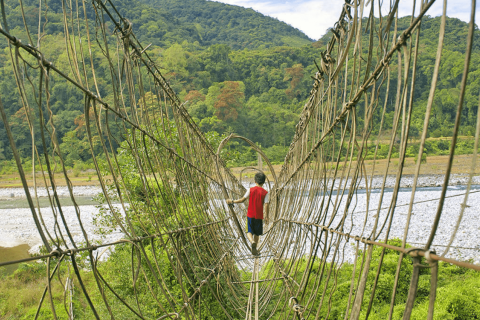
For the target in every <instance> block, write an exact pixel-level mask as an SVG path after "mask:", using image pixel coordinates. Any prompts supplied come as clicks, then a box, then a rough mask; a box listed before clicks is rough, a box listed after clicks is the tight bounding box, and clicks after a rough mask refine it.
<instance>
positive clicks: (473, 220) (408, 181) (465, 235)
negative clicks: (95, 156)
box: [0, 175, 480, 264]
mask: <svg viewBox="0 0 480 320" xmlns="http://www.w3.org/2000/svg"><path fill="white" fill-rule="evenodd" d="M443 180H444V177H443V176H442V175H429V176H421V177H420V179H419V181H418V184H417V187H419V188H421V187H441V186H442V185H443ZM382 181H383V178H382V177H374V179H373V186H372V187H373V188H379V187H381V185H382ZM467 182H468V175H453V176H452V178H451V179H450V183H449V185H450V186H452V187H450V188H449V192H448V193H447V196H450V197H449V198H447V199H446V201H445V206H444V210H443V214H442V219H441V221H440V225H439V229H438V232H437V236H436V237H435V240H434V246H433V247H434V248H435V249H437V252H439V253H441V252H443V250H444V249H445V247H444V246H445V245H447V244H448V242H449V240H450V238H451V235H452V232H453V230H454V228H455V225H456V223H457V220H458V215H459V212H460V208H461V203H462V201H463V196H457V195H462V194H463V193H464V192H465V190H464V189H465V188H464V187H457V188H456V187H455V186H459V185H460V186H461V185H465V184H466V183H467ZM473 183H474V184H475V185H477V186H476V187H477V188H476V189H478V185H480V177H475V178H474V180H473ZM394 184H395V177H394V176H389V177H387V180H386V187H387V188H392V187H394ZM412 184H413V176H405V177H402V183H401V187H404V188H408V187H411V186H412ZM359 187H360V188H364V187H365V183H364V181H360V184H359ZM30 192H31V194H32V195H33V194H34V193H33V190H30ZM57 192H58V194H59V196H60V197H63V198H65V197H69V193H68V189H67V188H66V187H59V188H58V189H57ZM99 192H101V189H100V187H92V186H81V187H74V195H75V196H78V197H93V196H95V195H96V194H98V193H99ZM37 194H38V196H39V197H46V196H47V192H46V190H45V189H44V188H43V189H41V188H39V189H38V190H37ZM391 195H392V193H391V192H388V191H387V192H386V193H385V197H384V200H383V202H382V207H383V206H388V204H389V203H390V202H389V201H390V199H391ZM439 195H440V188H431V189H430V190H428V191H427V190H420V191H417V193H416V196H415V202H416V203H417V204H415V205H414V207H413V213H414V214H413V216H412V222H411V226H410V230H409V236H408V242H409V243H411V244H412V245H415V246H419V247H421V245H422V244H424V243H425V242H426V240H427V238H428V235H429V232H430V230H431V226H432V222H433V218H434V215H435V212H436V207H437V204H438V197H439ZM410 196H411V191H408V190H403V191H401V192H399V197H398V201H397V209H396V210H395V216H394V219H393V221H392V231H391V233H390V236H389V237H390V238H393V237H399V238H401V237H403V233H404V229H403V228H404V226H405V222H406V214H407V212H408V206H407V205H406V204H408V202H409V200H410ZM377 197H379V194H378V193H372V195H371V199H370V204H371V205H370V212H371V214H372V217H370V214H369V218H368V219H367V221H366V222H365V226H364V220H365V213H364V210H365V202H366V195H365V193H363V194H361V193H359V194H358V195H357V196H356V200H355V201H356V206H355V212H354V214H353V216H352V219H348V223H347V225H346V227H347V228H348V229H349V228H350V227H351V228H352V229H351V231H350V233H351V234H352V235H353V234H355V235H360V236H365V237H369V236H370V235H369V233H370V231H371V228H372V227H373V221H374V218H373V215H374V214H375V212H373V211H372V204H374V205H375V208H376V206H377V205H378V201H379V199H377ZM12 199H16V200H17V201H23V200H22V199H25V193H24V190H23V189H22V188H5V189H0V201H4V202H6V201H7V202H8V201H10V200H12ZM467 204H468V206H467V208H466V210H465V213H464V216H463V219H462V221H461V224H460V226H459V229H458V232H457V235H456V237H455V240H454V242H453V244H452V245H453V246H454V248H452V249H451V250H450V251H449V252H448V253H447V254H446V256H447V257H450V258H455V259H462V260H471V261H473V262H474V263H476V264H480V219H479V218H480V214H479V213H478V210H477V208H479V207H480V192H478V190H474V191H473V192H472V193H471V194H470V196H469V199H468V203H467ZM352 208H353V207H352ZM62 209H63V213H64V216H65V219H66V221H67V223H68V225H69V228H70V233H71V234H72V237H73V238H74V240H75V241H76V242H77V241H84V240H85V239H84V237H83V233H82V229H81V226H80V224H79V222H78V218H77V214H76V212H75V208H74V207H73V206H63V207H62ZM340 210H341V209H340ZM41 212H42V216H43V219H44V222H45V225H47V228H48V230H49V232H50V233H51V235H52V237H56V236H55V228H54V225H55V218H54V214H53V213H52V210H51V208H49V207H46V208H42V209H41ZM386 212H387V210H382V211H381V214H380V221H381V222H382V223H383V221H384V220H385V217H386ZM97 213H98V208H97V207H96V206H94V205H81V206H80V216H81V219H82V222H83V228H84V229H85V231H86V233H87V234H88V236H89V240H91V241H92V240H93V241H100V242H102V243H106V242H112V241H116V240H118V239H120V238H122V236H123V235H122V233H120V232H114V233H113V234H111V235H109V236H108V237H106V238H103V237H102V236H101V235H100V234H98V232H97V230H96V227H95V226H94V224H93V219H94V217H95V215H96V214H97ZM58 219H60V218H59V217H58ZM0 221H2V223H1V224H0V247H13V246H17V245H20V244H28V245H29V246H30V247H31V250H30V252H38V248H39V246H40V244H41V240H40V237H39V235H38V232H37V230H36V227H35V224H34V222H33V218H32V213H31V211H30V209H29V208H8V209H0ZM60 225H63V224H62V223H60ZM333 225H335V221H334V223H333ZM61 230H62V233H63V234H66V233H65V232H64V230H63V229H61ZM362 230H364V231H363V233H362ZM382 236H383V234H381V235H380V237H379V238H378V239H379V240H381V239H382ZM350 247H351V246H347V247H346V248H345V253H346V259H347V260H351V258H350V257H352V256H353V249H352V248H350Z"/></svg>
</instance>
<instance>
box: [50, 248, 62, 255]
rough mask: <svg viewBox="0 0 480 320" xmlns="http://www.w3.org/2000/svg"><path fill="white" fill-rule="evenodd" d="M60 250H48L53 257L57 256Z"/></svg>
mask: <svg viewBox="0 0 480 320" xmlns="http://www.w3.org/2000/svg"><path fill="white" fill-rule="evenodd" d="M60 251H61V250H60V249H58V248H57V249H53V250H52V251H51V252H50V254H51V255H52V256H54V257H58V256H59V255H60Z"/></svg>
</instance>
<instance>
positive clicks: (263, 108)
mask: <svg viewBox="0 0 480 320" xmlns="http://www.w3.org/2000/svg"><path fill="white" fill-rule="evenodd" d="M5 3H6V8H7V9H6V13H7V21H13V22H14V23H12V24H11V25H9V27H10V32H11V34H13V35H15V36H16V37H18V38H20V39H22V41H24V42H30V41H29V40H28V36H27V35H26V34H24V33H22V32H20V28H17V27H18V26H20V25H22V24H23V18H22V14H21V8H20V7H19V5H18V2H16V1H14V0H8V1H6V2H5ZM24 3H25V4H26V5H25V6H24V12H25V19H26V22H27V24H29V25H30V27H31V30H36V26H37V25H38V10H37V9H35V6H36V5H37V4H38V2H37V1H34V0H29V1H24ZM116 4H117V5H118V9H119V11H120V13H122V14H123V15H124V16H125V17H127V18H128V19H129V21H130V22H132V26H133V31H134V33H135V34H136V36H137V38H138V39H139V40H140V42H141V43H142V44H143V45H144V46H147V45H149V44H150V43H151V44H152V45H151V46H150V48H149V49H148V50H149V52H150V55H151V56H152V57H153V58H154V59H155V60H156V62H157V64H158V66H159V67H160V70H161V71H162V72H163V74H164V76H165V77H166V78H167V79H168V81H169V82H170V84H171V86H172V87H173V88H174V90H175V91H176V92H177V94H178V95H179V96H180V98H181V100H182V101H186V102H185V105H186V108H187V109H188V111H189V112H190V114H191V115H192V117H193V118H194V119H195V121H196V122H197V123H198V125H199V126H200V128H201V130H203V131H204V132H211V133H210V134H211V135H212V134H213V135H217V134H218V135H223V134H227V133H230V132H236V133H238V134H240V135H244V136H246V137H248V138H250V139H251V140H253V141H255V142H256V143H258V144H260V145H261V146H262V148H265V149H266V152H267V155H268V156H269V157H271V158H272V159H273V160H274V161H275V162H279V161H282V159H283V157H284V155H285V152H286V150H287V148H288V145H289V142H290V141H291V138H292V137H293V133H294V129H295V125H296V123H297V121H298V116H299V114H300V112H301V110H302V108H303V105H304V102H305V99H306V98H307V96H308V93H309V91H310V89H311V85H312V82H313V80H312V79H311V76H312V75H314V73H315V72H316V70H317V69H316V67H315V64H314V59H316V60H317V61H318V60H319V59H320V57H321V52H322V51H324V50H325V45H326V43H327V42H328V40H329V39H330V38H331V36H332V34H331V33H330V32H329V33H327V34H326V35H325V36H324V37H322V39H320V40H319V41H317V42H315V43H312V42H311V40H310V39H308V37H307V36H305V35H304V34H302V33H301V32H300V31H298V30H296V29H294V28H292V27H290V26H288V25H286V24H285V23H282V22H280V21H278V20H275V19H273V18H269V17H265V16H263V15H261V14H260V13H257V12H255V11H253V10H251V9H244V8H240V7H236V6H230V5H225V4H221V3H216V2H211V1H200V0H198V1H193V0H127V1H121V2H116ZM66 5H69V4H66ZM48 6H49V8H48V11H47V18H48V20H47V19H46V18H45V17H43V18H42V19H43V20H42V24H43V26H44V30H45V33H46V34H48V35H46V36H44V37H43V38H42V40H41V50H42V52H44V53H45V56H46V57H47V59H48V60H50V61H53V62H54V64H55V65H56V66H58V67H59V68H60V69H61V70H65V71H66V72H70V73H71V74H72V76H74V74H73V70H72V68H71V66H70V63H69V61H68V57H67V55H66V54H65V53H63V51H64V50H65V49H64V48H65V43H64V41H63V40H62V36H61V35H62V34H63V32H65V30H64V29H63V19H64V17H63V13H62V1H60V0H52V1H49V2H48ZM73 9H74V10H76V8H73ZM68 10H70V9H68ZM92 10H93V9H92ZM90 15H91V16H92V17H93V11H92V12H88V11H87V16H88V17H90ZM67 18H68V17H67ZM105 19H106V22H105V25H106V26H107V27H109V28H110V29H111V30H113V27H112V24H111V23H110V22H108V17H105ZM91 20H92V21H91V26H90V28H91V33H92V36H93V37H94V31H93V30H94V29H95V28H97V27H98V23H99V21H94V20H93V18H92V19H91ZM409 20H410V18H408V17H405V18H402V19H400V20H399V25H398V28H399V30H402V29H403V28H405V27H406V26H407V24H408V22H409ZM439 24H440V19H439V18H429V17H427V18H425V19H424V22H423V23H422V34H421V41H420V48H419V52H420V54H419V61H418V69H417V81H416V85H417V87H416V88H415V97H414V98H415V100H414V101H415V104H414V105H415V107H416V108H415V110H416V111H415V113H414V117H413V119H412V136H413V137H415V136H418V134H419V132H420V130H421V128H422V125H423V114H424V111H422V110H424V108H423V107H421V106H424V105H425V103H426V99H427V96H428V91H429V86H430V81H431V77H432V72H433V63H434V61H435V53H436V46H437V42H438V27H439ZM365 25H367V24H366V23H365ZM81 27H82V28H84V26H81ZM466 33H467V24H466V23H464V22H462V21H460V20H458V19H448V21H447V30H446V38H445V45H444V50H443V57H442V64H441V69H440V78H439V87H438V91H437V94H436V97H435V104H434V113H433V119H432V121H431V122H430V126H431V128H430V130H431V131H430V132H431V134H432V136H449V135H451V131H452V128H453V121H454V117H455V112H456V105H457V101H458V91H459V84H460V79H461V76H462V69H463V62H464V55H463V53H464V50H465V40H464V39H466ZM30 36H31V38H32V42H33V44H34V46H35V45H36V43H37V38H36V34H33V33H32V34H31V35H30ZM112 37H113V35H112ZM458 39H461V41H459V40H458ZM92 40H93V41H94V39H92ZM82 42H84V43H85V42H86V39H82ZM363 42H364V45H363V51H364V53H365V50H367V49H368V46H367V44H368V39H364V41H363ZM458 43H461V45H459V44H458ZM0 49H1V51H0V92H1V95H2V96H1V98H2V101H3V103H4V105H5V107H6V109H7V112H8V116H9V117H10V120H11V123H12V124H13V125H12V130H13V131H14V133H15V138H16V143H17V146H18V147H19V150H20V152H21V154H22V156H23V157H28V156H29V155H30V154H31V151H30V149H31V137H30V136H29V131H28V124H27V121H26V116H25V112H24V111H23V110H22V104H21V101H20V100H19V95H18V90H17V89H16V84H15V79H14V76H13V74H12V66H11V62H10V61H9V60H10V49H9V48H8V47H7V41H6V40H5V38H3V37H2V38H0ZM83 50H84V51H85V50H86V48H85V47H84V48H83ZM93 50H94V55H97V56H99V57H100V56H102V51H101V49H100V48H98V47H93ZM86 56H87V54H86ZM98 61H101V60H98ZM395 63H396V62H395V61H393V62H392V65H393V66H394V65H395ZM479 65H480V48H479V44H478V41H476V42H475V49H474V53H473V56H472V63H471V69H472V72H471V73H470V76H469V86H468V88H467V95H466V99H465V107H464V109H463V110H464V111H463V112H464V117H463V121H464V122H466V124H468V125H471V126H470V127H468V126H466V127H465V129H464V131H465V132H461V134H463V135H472V134H473V128H474V123H475V121H476V119H475V115H476V113H477V108H478V96H479V92H480V90H479V88H480V71H479V68H478V66H479ZM95 69H96V77H97V82H98V87H99V90H100V93H101V95H102V97H104V98H105V99H106V100H107V101H109V99H110V100H111V99H113V98H112V89H111V88H110V86H109V70H108V65H106V64H105V63H103V62H102V63H100V62H98V65H97V66H96V67H95ZM392 70H393V71H392V72H393V73H392V76H391V79H392V82H391V85H390V86H391V87H392V88H395V86H396V80H395V79H396V76H395V68H392ZM85 72H87V73H88V72H90V71H89V70H86V71H85ZM92 88H93V86H92ZM50 90H51V92H52V93H54V94H52V96H51V100H50V101H49V103H50V105H51V107H52V110H53V111H54V114H55V115H54V117H53V119H52V120H53V121H54V122H55V123H56V126H57V128H58V129H57V132H56V133H57V135H58V139H59V141H60V142H63V143H62V153H63V154H64V156H65V157H66V160H67V165H69V166H73V165H74V163H76V162H88V161H90V152H89V144H88V142H87V139H86V132H85V128H84V120H83V119H84V116H83V113H84V103H83V96H82V94H80V92H78V90H76V89H75V88H74V87H73V86H71V85H69V84H67V83H65V82H63V81H57V80H55V79H51V82H50ZM392 96H394V95H392ZM30 98H31V99H34V97H30ZM393 108H394V102H393V101H392V103H390V102H389V103H388V107H387V116H386V121H392V118H393V117H392V115H393ZM358 111H359V114H360V115H361V114H362V112H363V111H362V104H359V105H358ZM378 113H379V114H378V115H376V117H377V118H378V119H379V118H380V116H381V111H380V110H378ZM359 121H360V123H361V121H362V120H361V118H359ZM446 148H447V149H448V146H447V147H446ZM433 149H434V147H432V150H430V152H433V151H434V150H433ZM232 151H237V153H236V156H235V157H234V158H235V160H234V161H232V162H231V164H232V165H240V164H246V163H248V161H252V159H255V158H254V157H253V154H250V153H249V152H248V151H247V148H245V149H244V148H243V147H242V146H241V145H237V146H236V147H235V146H234V148H233V149H232ZM428 152H429V150H427V153H428ZM11 157H12V154H11V152H10V148H9V146H8V142H7V139H6V135H5V134H4V128H3V123H1V122H0V160H10V159H11Z"/></svg>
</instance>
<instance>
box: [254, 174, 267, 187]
mask: <svg viewBox="0 0 480 320" xmlns="http://www.w3.org/2000/svg"><path fill="white" fill-rule="evenodd" d="M265 179H266V176H265V174H264V173H263V172H258V173H257V174H256V175H255V183H256V184H258V185H263V184H264V183H265Z"/></svg>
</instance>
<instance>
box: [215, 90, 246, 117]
mask: <svg viewBox="0 0 480 320" xmlns="http://www.w3.org/2000/svg"><path fill="white" fill-rule="evenodd" d="M240 84H241V82H237V81H225V82H224V86H223V88H222V90H221V91H220V94H219V95H218V97H217V101H216V102H215V104H214V108H215V110H216V112H215V115H216V116H217V117H218V118H219V119H220V120H223V121H229V120H231V121H235V120H237V118H238V111H239V110H240V109H242V107H243V103H244V102H245V94H244V93H243V90H242V87H241V85H240Z"/></svg>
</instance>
